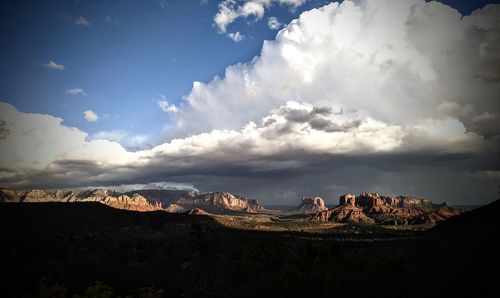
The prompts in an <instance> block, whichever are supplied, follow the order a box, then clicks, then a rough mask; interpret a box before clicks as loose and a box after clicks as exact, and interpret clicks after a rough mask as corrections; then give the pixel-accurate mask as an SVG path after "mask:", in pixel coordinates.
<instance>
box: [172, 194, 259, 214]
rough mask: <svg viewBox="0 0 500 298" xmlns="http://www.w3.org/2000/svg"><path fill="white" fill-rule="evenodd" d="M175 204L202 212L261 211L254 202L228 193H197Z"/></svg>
mask: <svg viewBox="0 0 500 298" xmlns="http://www.w3.org/2000/svg"><path fill="white" fill-rule="evenodd" d="M175 203H176V204H177V205H180V206H182V207H184V208H185V209H191V208H200V209H203V210H215V211H217V210H219V211H223V210H230V211H243V212H251V213H253V212H257V211H259V210H262V209H263V208H262V206H261V205H260V204H259V203H258V202H257V201H256V200H250V199H247V198H244V197H241V196H236V195H233V194H231V193H228V192H208V193H199V194H197V195H196V196H195V197H193V198H181V199H179V200H177V201H176V202H175Z"/></svg>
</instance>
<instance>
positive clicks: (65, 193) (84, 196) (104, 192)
mask: <svg viewBox="0 0 500 298" xmlns="http://www.w3.org/2000/svg"><path fill="white" fill-rule="evenodd" d="M0 202H17V203H42V202H98V203H103V204H106V205H109V206H111V207H114V208H118V209H125V210H132V211H154V210H162V209H163V208H162V205H161V203H160V202H153V203H151V202H149V201H148V200H147V199H146V198H145V197H143V196H141V195H139V194H134V195H131V196H128V195H122V194H120V193H118V192H116V191H114V190H109V189H93V190H41V189H32V190H12V189H0Z"/></svg>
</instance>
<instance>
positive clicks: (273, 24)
mask: <svg viewBox="0 0 500 298" xmlns="http://www.w3.org/2000/svg"><path fill="white" fill-rule="evenodd" d="M282 25H283V24H281V23H280V22H279V21H278V19H277V18H276V17H270V18H269V19H267V26H268V27H269V29H271V30H278V29H279V28H281V26H282Z"/></svg>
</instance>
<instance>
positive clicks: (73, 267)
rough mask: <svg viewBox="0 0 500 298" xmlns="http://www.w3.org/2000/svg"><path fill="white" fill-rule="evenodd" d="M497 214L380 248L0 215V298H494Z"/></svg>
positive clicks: (218, 229)
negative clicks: (256, 294)
mask: <svg viewBox="0 0 500 298" xmlns="http://www.w3.org/2000/svg"><path fill="white" fill-rule="evenodd" d="M499 212H500V203H499V202H495V203H493V204H491V205H489V206H485V207H483V208H479V209H477V210H474V211H471V212H468V213H465V214H464V215H459V216H457V217H454V218H452V219H450V220H447V221H444V222H442V223H441V224H438V226H437V227H436V228H434V229H433V230H431V231H428V232H418V231H414V232H412V233H407V232H405V233H395V234H394V236H393V237H389V238H380V236H379V235H382V234H383V233H387V231H391V229H389V230H384V229H383V228H382V227H380V226H374V225H362V224H343V225H337V226H335V227H332V232H334V231H336V230H338V229H342V230H343V231H344V232H343V233H332V234H310V233H297V232H294V233H290V232H281V233H277V232H255V231H245V230H236V229H228V228H226V227H224V226H222V225H220V224H219V223H218V222H217V221H215V220H214V219H213V218H212V217H210V216H206V215H191V214H172V213H167V212H162V211H156V212H146V213H144V212H131V211H125V210H117V209H114V208H110V207H108V206H106V205H103V204H98V203H85V204H83V203H74V204H63V203H41V204H0V235H1V237H0V268H2V270H0V280H2V283H3V286H2V289H1V290H0V291H1V294H2V297H26V295H33V296H32V297H73V295H75V294H76V295H80V296H82V295H83V296H84V297H97V296H99V297H125V296H130V297H178V296H183V297H195V296H196V297H200V296H201V297H235V296H238V297H254V296H255V293H259V296H263V297H268V296H269V297H270V296H272V297H316V296H318V297H319V296H324V297H499V294H500V288H499V284H498V282H497V279H498V272H499V270H500V263H499V262H500V261H499V258H498V251H500V245H499V243H500V241H499V240H500V239H499V236H498V230H499V228H500V225H499V217H498V214H499ZM317 224H323V223H317ZM371 227H373V228H371ZM375 228H376V229H375ZM349 231H350V232H349ZM394 231H397V230H394ZM349 233H350V234H349ZM85 293H87V295H86V296H85V295H84V294H85ZM104 294H106V295H104ZM75 297H76V296H75Z"/></svg>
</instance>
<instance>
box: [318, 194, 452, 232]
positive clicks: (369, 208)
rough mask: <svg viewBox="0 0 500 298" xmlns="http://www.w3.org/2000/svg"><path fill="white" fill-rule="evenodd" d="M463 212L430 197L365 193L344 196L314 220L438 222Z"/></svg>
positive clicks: (395, 223) (383, 222) (388, 222)
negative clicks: (335, 205)
mask: <svg viewBox="0 0 500 298" xmlns="http://www.w3.org/2000/svg"><path fill="white" fill-rule="evenodd" d="M459 214H460V211H459V210H458V209H456V208H453V207H451V206H448V205H442V206H435V205H434V204H432V202H431V201H430V200H425V199H419V198H415V197H406V196H397V197H389V196H381V195H379V194H370V193H361V194H360V195H359V196H354V195H352V194H346V195H343V196H341V197H340V200H339V205H338V206H337V207H335V208H332V209H329V210H326V211H322V212H319V213H317V214H316V215H315V216H314V217H313V218H312V220H314V221H335V222H364V223H370V222H375V223H378V224H386V225H409V224H434V223H436V222H439V221H443V220H445V219H448V218H450V217H453V216H456V215H459Z"/></svg>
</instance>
